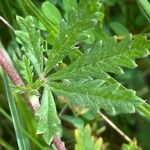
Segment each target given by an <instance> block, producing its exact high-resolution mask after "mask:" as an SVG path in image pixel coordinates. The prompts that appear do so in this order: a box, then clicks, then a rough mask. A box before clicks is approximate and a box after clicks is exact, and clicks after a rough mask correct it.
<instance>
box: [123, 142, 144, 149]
mask: <svg viewBox="0 0 150 150" xmlns="http://www.w3.org/2000/svg"><path fill="white" fill-rule="evenodd" d="M121 150H142V148H140V147H138V146H137V142H136V141H132V142H130V143H129V144H123V145H122V147H121Z"/></svg>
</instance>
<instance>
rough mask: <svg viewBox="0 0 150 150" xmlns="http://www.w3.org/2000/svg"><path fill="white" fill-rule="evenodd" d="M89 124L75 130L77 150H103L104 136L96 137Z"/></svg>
mask: <svg viewBox="0 0 150 150" xmlns="http://www.w3.org/2000/svg"><path fill="white" fill-rule="evenodd" d="M91 134H92V129H91V127H90V126H89V125H86V126H85V127H83V128H81V129H76V130H75V139H76V144H75V150H101V149H103V140H102V138H98V139H95V137H94V136H92V135H91Z"/></svg>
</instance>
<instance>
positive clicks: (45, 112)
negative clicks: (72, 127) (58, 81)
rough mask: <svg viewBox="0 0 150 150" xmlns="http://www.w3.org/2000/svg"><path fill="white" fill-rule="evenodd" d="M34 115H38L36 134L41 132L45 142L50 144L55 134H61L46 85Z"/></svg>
mask: <svg viewBox="0 0 150 150" xmlns="http://www.w3.org/2000/svg"><path fill="white" fill-rule="evenodd" d="M36 115H37V116H38V117H39V121H38V124H37V134H42V136H43V138H44V140H45V141H46V143H47V144H49V145H50V143H51V141H52V139H53V137H54V136H55V135H59V136H60V135H61V129H60V120H59V118H58V116H57V112H56V106H55V102H54V99H53V96H52V93H51V91H50V88H49V87H48V86H45V87H44V91H43V95H42V99H41V106H40V108H39V109H38V111H37V112H36Z"/></svg>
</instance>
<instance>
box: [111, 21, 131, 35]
mask: <svg viewBox="0 0 150 150" xmlns="http://www.w3.org/2000/svg"><path fill="white" fill-rule="evenodd" d="M110 27H111V28H112V30H114V32H115V33H116V34H117V35H127V34H129V31H128V29H127V28H126V27H125V26H124V25H122V24H121V23H118V22H115V21H114V22H111V23H110Z"/></svg>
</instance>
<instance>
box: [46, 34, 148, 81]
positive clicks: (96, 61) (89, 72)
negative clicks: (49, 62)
mask: <svg viewBox="0 0 150 150" xmlns="http://www.w3.org/2000/svg"><path fill="white" fill-rule="evenodd" d="M149 47H150V43H149V41H148V40H146V39H145V37H144V36H140V37H137V38H135V39H133V40H131V36H127V37H126V38H125V39H123V40H122V41H120V42H116V40H115V38H109V39H108V40H103V41H99V42H98V43H97V44H94V45H93V46H92V47H90V50H89V51H87V52H85V54H83V55H82V56H81V57H80V58H79V59H77V60H76V61H75V62H73V63H72V64H71V65H69V66H68V67H66V68H65V69H63V70H60V71H58V72H56V73H54V74H52V75H50V76H49V77H50V79H51V80H58V79H65V78H70V79H76V78H88V77H94V78H95V77H96V78H104V77H106V78H107V76H108V75H107V73H106V72H111V73H116V74H121V73H123V70H122V69H121V68H120V67H121V66H123V67H129V68H135V67H136V64H135V62H134V60H135V58H139V57H145V56H147V55H148V54H149V51H148V48H149Z"/></svg>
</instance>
